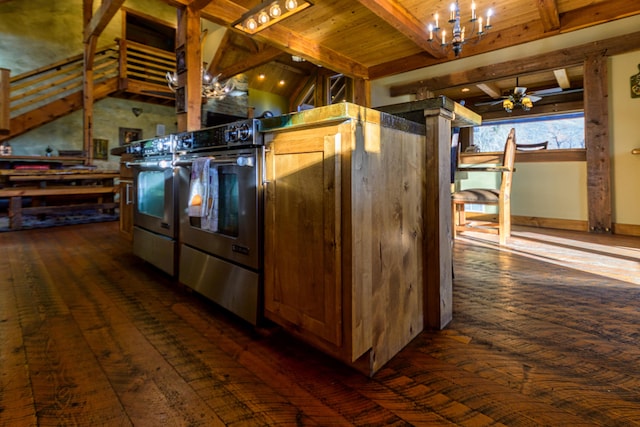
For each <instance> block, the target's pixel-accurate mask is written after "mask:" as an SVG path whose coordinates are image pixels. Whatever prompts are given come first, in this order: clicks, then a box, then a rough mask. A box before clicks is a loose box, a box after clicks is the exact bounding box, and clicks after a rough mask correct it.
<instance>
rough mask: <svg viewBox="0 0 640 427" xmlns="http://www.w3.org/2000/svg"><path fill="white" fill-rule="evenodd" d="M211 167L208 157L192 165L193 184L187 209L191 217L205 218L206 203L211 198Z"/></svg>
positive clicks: (190, 187) (199, 158) (195, 161)
mask: <svg viewBox="0 0 640 427" xmlns="http://www.w3.org/2000/svg"><path fill="white" fill-rule="evenodd" d="M209 165H210V160H209V158H208V157H198V158H196V159H194V160H193V163H192V164H191V183H190V185H189V204H188V207H187V212H188V214H189V216H194V217H203V216H205V213H206V209H205V203H206V201H207V200H208V198H209Z"/></svg>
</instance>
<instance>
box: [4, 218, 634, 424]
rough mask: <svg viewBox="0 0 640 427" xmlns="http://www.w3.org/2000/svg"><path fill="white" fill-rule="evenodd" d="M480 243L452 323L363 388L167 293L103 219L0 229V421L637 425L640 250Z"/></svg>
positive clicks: (474, 244) (463, 274) (311, 353)
mask: <svg viewBox="0 0 640 427" xmlns="http://www.w3.org/2000/svg"><path fill="white" fill-rule="evenodd" d="M487 239H489V240H487ZM490 239H491V237H485V236H482V237H478V236H475V235H473V234H471V233H468V234H464V235H463V236H462V237H461V238H460V239H458V240H457V241H456V243H455V245H454V259H455V281H454V320H453V322H452V323H451V325H450V326H449V327H448V328H447V329H445V330H443V331H425V332H423V333H421V334H420V335H419V336H418V337H417V338H416V339H415V340H414V341H412V342H411V343H410V345H409V346H408V347H406V348H405V349H404V350H403V351H402V352H400V353H399V354H398V355H397V356H396V357H395V358H394V359H392V360H391V361H390V362H389V363H388V364H387V365H386V366H385V367H383V368H382V369H381V370H380V371H379V372H378V373H377V374H376V375H375V376H374V377H373V378H368V377H366V376H363V375H362V374H360V373H358V372H356V371H353V370H351V369H349V368H347V367H345V366H343V365H341V364H340V363H338V362H336V361H334V360H332V359H330V358H328V357H326V356H324V355H323V354H321V353H319V352H318V351H316V350H314V349H312V348H309V347H307V346H305V345H303V344H301V343H299V342H297V341H296V340H294V339H293V338H291V337H289V336H288V335H287V334H285V333H283V332H282V331H281V330H280V329H279V328H277V327H275V326H273V325H266V326H263V327H260V328H253V327H250V326H248V325H246V324H244V323H243V322H241V321H239V320H237V319H236V318H234V317H233V316H232V315H230V314H228V313H225V312H224V311H223V310H221V309H220V308H218V307H217V306H215V305H214V304H212V303H209V302H207V301H206V300H204V299H202V298H199V297H198V296H197V295H195V294H193V293H191V292H189V291H188V290H187V289H185V288H183V287H181V286H179V285H177V284H176V283H175V282H174V281H172V280H171V279H169V278H168V277H167V276H165V275H164V274H163V273H161V272H159V271H157V270H156V269H154V268H153V267H152V266H149V265H148V264H145V263H144V262H142V261H141V260H139V259H137V258H136V257H134V256H132V255H131V252H130V245H129V243H128V242H127V241H125V240H123V239H122V238H121V237H120V236H119V235H118V224H117V223H116V222H108V223H100V224H87V225H75V226H65V227H56V228H49V229H42V230H31V231H19V232H9V233H2V234H0V253H1V256H0V425H1V426H11V427H14V426H52V425H56V426H129V425H136V426H272V425H279V426H280V425H281V426H349V425H357V426H387V425H395V426H407V425H416V426H446V425H462V426H495V425H507V426H536V425H547V426H596V425H597V426H631V425H640V239H638V238H628V237H627V238H625V237H620V236H601V235H590V234H582V233H567V232H557V231H556V232H552V231H545V230H535V229H517V230H516V231H515V232H514V237H513V239H512V241H511V243H510V244H509V245H508V246H507V247H504V248H500V247H499V246H497V245H496V244H495V242H494V241H492V240H490Z"/></svg>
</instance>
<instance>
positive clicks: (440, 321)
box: [423, 108, 454, 329]
mask: <svg viewBox="0 0 640 427" xmlns="http://www.w3.org/2000/svg"><path fill="white" fill-rule="evenodd" d="M424 116H425V123H426V131H427V135H426V156H427V158H426V159H425V164H426V197H425V201H424V205H423V210H424V212H425V218H424V229H425V241H424V254H425V268H424V279H425V280H424V283H425V289H424V324H425V326H426V327H428V328H431V329H442V328H444V327H445V326H447V324H449V322H451V319H452V318H453V284H452V279H453V277H452V273H453V270H452V265H453V264H452V255H451V245H452V235H451V121H452V120H453V117H454V114H453V112H451V111H448V110H446V109H444V108H437V109H432V110H425V111H424Z"/></svg>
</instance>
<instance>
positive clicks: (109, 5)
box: [84, 0, 125, 43]
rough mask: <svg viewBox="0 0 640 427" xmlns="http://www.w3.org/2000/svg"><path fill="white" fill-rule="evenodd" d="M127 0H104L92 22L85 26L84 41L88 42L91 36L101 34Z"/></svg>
mask: <svg viewBox="0 0 640 427" xmlns="http://www.w3.org/2000/svg"><path fill="white" fill-rule="evenodd" d="M124 1H125V0H104V1H103V2H102V4H101V5H100V9H98V11H97V12H96V14H95V15H93V17H92V18H91V22H89V24H88V25H87V26H86V27H85V28H84V42H85V43H86V42H87V41H88V40H89V38H90V37H92V36H95V37H97V36H99V35H100V34H101V33H102V31H103V30H104V29H105V27H106V26H107V24H109V22H111V19H112V18H113V17H114V16H115V14H116V13H117V12H118V10H120V7H121V6H122V4H123V3H124Z"/></svg>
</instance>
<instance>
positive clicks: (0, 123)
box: [0, 40, 176, 136]
mask: <svg viewBox="0 0 640 427" xmlns="http://www.w3.org/2000/svg"><path fill="white" fill-rule="evenodd" d="M175 63H176V61H175V55H174V54H173V53H172V52H166V51H163V50H160V49H156V48H153V47H150V46H146V45H143V44H140V43H135V42H131V41H125V40H116V43H115V44H113V45H111V46H107V47H104V48H101V49H99V50H98V51H97V52H96V53H95V57H94V63H93V84H94V87H97V86H99V85H100V84H102V83H105V82H107V81H109V80H110V79H118V81H119V83H118V84H117V85H114V86H113V89H111V90H112V91H115V90H121V91H126V92H133V93H138V94H141V95H148V96H156V97H162V98H167V99H173V97H174V95H173V93H171V92H170V91H169V89H168V88H167V82H166V78H165V76H166V73H167V71H171V72H173V71H175V68H176V67H175ZM83 79H84V59H83V55H76V56H73V57H70V58H67V59H64V60H62V61H58V62H56V63H54V64H50V65H47V66H45V67H41V68H38V69H35V70H32V71H29V72H26V73H23V74H20V75H17V76H14V77H10V76H9V70H4V69H2V70H0V101H1V102H0V135H9V133H10V132H9V128H10V126H9V125H10V121H11V120H12V119H14V118H18V117H20V116H23V117H24V116H25V115H27V114H36V113H37V112H36V110H38V109H39V108H41V107H43V106H46V105H49V104H51V103H53V102H55V101H61V100H64V99H69V98H70V96H71V95H75V94H77V93H79V92H81V91H82V88H83ZM109 87H110V86H109ZM79 108H81V104H80V105H79V106H78V105H77V102H75V105H74V106H73V107H72V106H70V107H69V109H70V111H69V112H71V111H73V110H75V109H79ZM43 114H46V113H43ZM33 122H34V123H36V124H37V123H39V122H40V121H39V120H33ZM43 122H44V121H43ZM21 130H22V131H26V130H27V129H24V128H22V127H21ZM14 136H15V135H14Z"/></svg>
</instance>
